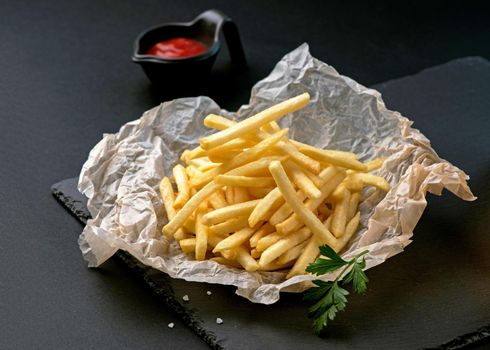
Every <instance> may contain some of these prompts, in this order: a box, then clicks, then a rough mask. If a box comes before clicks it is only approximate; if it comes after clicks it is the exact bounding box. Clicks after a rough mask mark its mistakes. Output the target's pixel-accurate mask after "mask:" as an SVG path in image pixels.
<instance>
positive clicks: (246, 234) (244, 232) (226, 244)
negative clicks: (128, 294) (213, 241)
mask: <svg viewBox="0 0 490 350" xmlns="http://www.w3.org/2000/svg"><path fill="white" fill-rule="evenodd" d="M253 233H254V229H252V228H250V227H245V228H242V229H241V230H238V231H236V232H235V233H233V234H232V235H230V236H228V237H226V238H225V239H223V240H222V241H221V242H219V243H218V244H217V245H216V247H214V249H213V253H217V252H221V251H224V250H228V249H233V248H236V247H238V246H240V245H242V243H244V242H245V241H246V240H248V239H249V238H250V236H252V234H253Z"/></svg>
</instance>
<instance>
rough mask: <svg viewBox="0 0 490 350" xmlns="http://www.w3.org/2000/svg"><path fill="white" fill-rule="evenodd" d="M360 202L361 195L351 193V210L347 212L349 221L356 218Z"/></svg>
mask: <svg viewBox="0 0 490 350" xmlns="http://www.w3.org/2000/svg"><path fill="white" fill-rule="evenodd" d="M360 200H361V194H360V193H359V192H354V193H351V195H350V201H349V210H348V211H347V221H349V220H350V219H352V218H353V217H354V215H356V212H357V208H358V207H359V201H360Z"/></svg>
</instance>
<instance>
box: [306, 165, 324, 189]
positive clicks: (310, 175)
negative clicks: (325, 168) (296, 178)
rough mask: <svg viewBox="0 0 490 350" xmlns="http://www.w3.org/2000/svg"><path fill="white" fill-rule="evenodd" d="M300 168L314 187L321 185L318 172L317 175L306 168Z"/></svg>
mask: <svg viewBox="0 0 490 350" xmlns="http://www.w3.org/2000/svg"><path fill="white" fill-rule="evenodd" d="M302 170H303V172H304V173H305V175H306V176H308V179H310V181H311V182H313V183H314V184H315V186H316V187H322V179H321V178H320V176H319V175H320V174H318V175H316V174H313V173H312V172H311V171H309V170H308V169H302ZM320 173H321V171H320Z"/></svg>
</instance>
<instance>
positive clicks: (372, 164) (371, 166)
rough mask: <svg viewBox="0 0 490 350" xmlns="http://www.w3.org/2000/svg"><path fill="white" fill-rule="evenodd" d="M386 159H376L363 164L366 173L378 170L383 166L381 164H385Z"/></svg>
mask: <svg viewBox="0 0 490 350" xmlns="http://www.w3.org/2000/svg"><path fill="white" fill-rule="evenodd" d="M385 160H386V158H383V157H382V158H376V159H373V160H370V161H369V162H366V163H364V165H365V166H366V167H367V169H366V171H367V172H371V171H373V170H376V169H379V168H381V167H382V166H383V163H384V162H385Z"/></svg>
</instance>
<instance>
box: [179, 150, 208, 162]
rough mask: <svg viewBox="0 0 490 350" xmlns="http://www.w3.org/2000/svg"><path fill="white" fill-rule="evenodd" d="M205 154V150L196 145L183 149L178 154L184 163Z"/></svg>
mask: <svg viewBox="0 0 490 350" xmlns="http://www.w3.org/2000/svg"><path fill="white" fill-rule="evenodd" d="M205 155H206V152H205V151H204V149H203V148H202V147H201V146H197V147H196V148H194V149H192V150H185V151H184V152H182V155H181V156H180V159H181V160H182V161H183V162H184V163H186V164H189V162H190V161H191V160H192V159H194V158H199V157H203V156H205Z"/></svg>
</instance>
